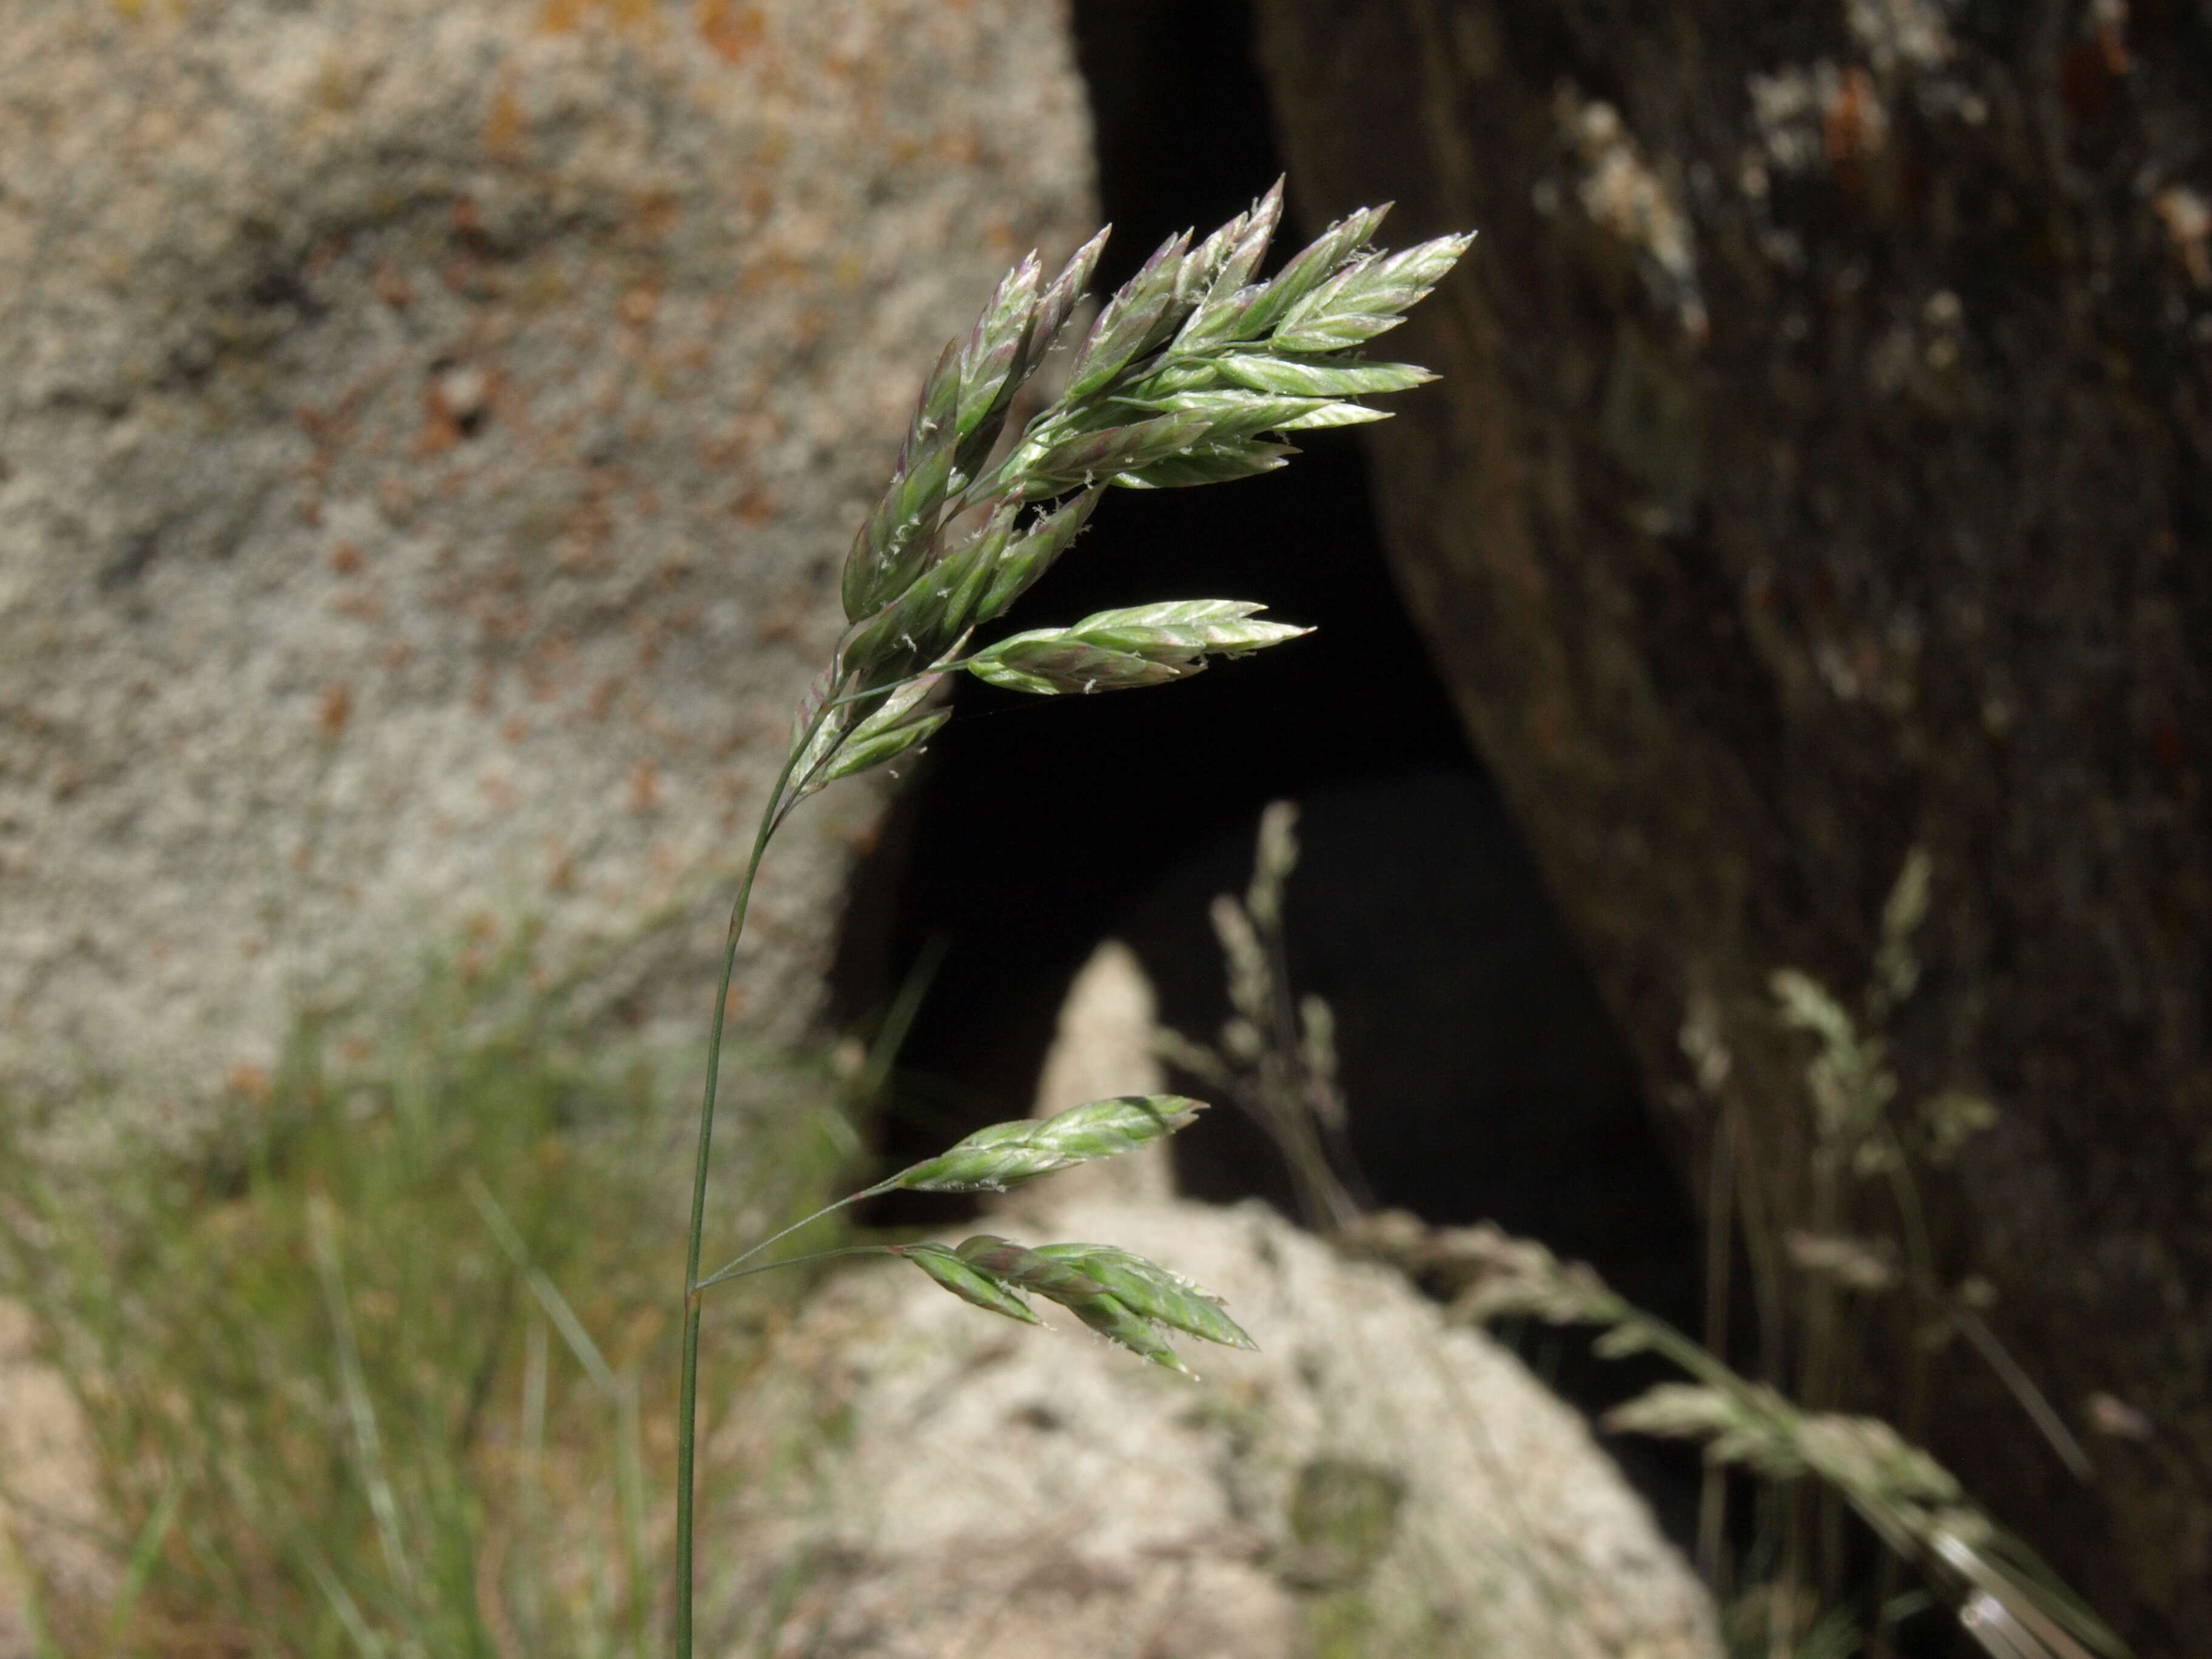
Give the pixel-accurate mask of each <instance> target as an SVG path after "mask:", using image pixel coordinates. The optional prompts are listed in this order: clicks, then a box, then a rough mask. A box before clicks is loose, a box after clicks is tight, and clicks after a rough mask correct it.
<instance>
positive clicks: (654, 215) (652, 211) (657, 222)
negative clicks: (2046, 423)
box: [630, 190, 684, 238]
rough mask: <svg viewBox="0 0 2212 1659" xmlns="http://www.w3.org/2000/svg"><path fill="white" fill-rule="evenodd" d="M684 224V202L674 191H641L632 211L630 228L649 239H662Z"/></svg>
mask: <svg viewBox="0 0 2212 1659" xmlns="http://www.w3.org/2000/svg"><path fill="white" fill-rule="evenodd" d="M683 222H684V201H683V198H682V197H679V196H678V195H677V193H676V192H675V191H672V190H648V191H641V193H640V194H639V196H638V198H637V201H636V204H635V205H634V206H633V207H632V208H631V209H630V228H632V229H633V230H635V231H637V232H639V233H640V234H643V235H646V236H649V237H655V238H658V237H662V236H665V235H667V234H669V233H670V232H671V231H672V230H674V229H675V228H676V227H677V226H678V225H679V224H681V223H683Z"/></svg>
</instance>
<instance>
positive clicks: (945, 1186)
mask: <svg viewBox="0 0 2212 1659" xmlns="http://www.w3.org/2000/svg"><path fill="white" fill-rule="evenodd" d="M1205 1109H1206V1103H1205V1102H1203V1101H1199V1100H1190V1099H1187V1098H1185V1097H1183V1096H1182V1095H1121V1096H1118V1097H1115V1098H1113V1099H1110V1100H1094V1101H1091V1102H1090V1103H1088V1104H1086V1105H1082V1106H1075V1107H1071V1108H1070V1109H1068V1110H1066V1111H1065V1112H1060V1113H1057V1114H1055V1115H1054V1116H1051V1117H1047V1118H1018V1119H1016V1120H1015V1121H1012V1122H1011V1123H994V1124H992V1125H991V1126H990V1127H988V1128H983V1129H978V1130H977V1131H975V1133H974V1134H972V1135H969V1137H968V1138H967V1139H964V1140H962V1141H959V1142H957V1143H956V1144H955V1145H954V1146H950V1147H948V1148H947V1149H946V1150H945V1151H944V1152H940V1153H939V1155H938V1156H937V1157H935V1158H927V1159H925V1160H924V1161H923V1162H921V1163H920V1164H914V1165H912V1166H910V1167H909V1168H908V1169H905V1170H901V1171H900V1172H899V1173H898V1174H897V1175H896V1176H893V1177H892V1178H891V1181H890V1183H888V1184H889V1185H890V1186H895V1187H898V1188H904V1189H905V1190H907V1191H908V1192H917V1193H972V1192H1001V1191H1004V1190H1005V1189H1006V1188H1008V1187H1012V1186H1017V1185H1018V1184H1020V1183H1021V1182H1024V1181H1032V1180H1035V1179H1036V1177H1037V1176H1042V1175H1049V1174H1051V1173H1052V1172H1053V1171H1054V1170H1065V1169H1067V1168H1069V1167H1070V1166H1072V1165H1073V1164H1088V1163H1091V1162H1092V1161H1093V1160H1094V1159H1097V1158H1115V1157H1118V1156H1120V1155H1121V1153H1123V1152H1135V1151H1136V1150H1137V1149H1138V1148H1139V1147H1140V1146H1150V1145H1151V1144H1152V1142H1153V1141H1155V1140H1158V1139H1160V1137H1161V1136H1163V1135H1167V1134H1172V1133H1175V1131H1176V1130H1177V1129H1182V1128H1185V1127H1188V1126H1189V1125H1191V1124H1193V1123H1195V1122H1196V1121H1198V1115H1199V1114H1200V1112H1202V1111H1204V1110H1205Z"/></svg>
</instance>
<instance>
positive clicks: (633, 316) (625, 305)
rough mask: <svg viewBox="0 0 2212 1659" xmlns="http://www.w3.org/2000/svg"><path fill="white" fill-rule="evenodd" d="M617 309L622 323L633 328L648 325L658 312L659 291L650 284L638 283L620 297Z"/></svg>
mask: <svg viewBox="0 0 2212 1659" xmlns="http://www.w3.org/2000/svg"><path fill="white" fill-rule="evenodd" d="M617 310H619V311H620V312H621V313H622V319H623V321H624V322H626V323H628V324H629V325H630V326H631V327H633V328H644V327H647V325H650V324H651V323H652V321H653V318H654V317H656V316H657V315H659V311H660V290H659V289H658V288H656V287H654V286H653V284H652V283H639V284H638V285H637V286H636V287H635V288H633V289H630V290H629V293H627V294H625V295H623V296H622V301H621V303H620V304H619V305H618V306H617Z"/></svg>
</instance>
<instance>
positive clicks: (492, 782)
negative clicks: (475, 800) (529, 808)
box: [482, 772, 522, 812]
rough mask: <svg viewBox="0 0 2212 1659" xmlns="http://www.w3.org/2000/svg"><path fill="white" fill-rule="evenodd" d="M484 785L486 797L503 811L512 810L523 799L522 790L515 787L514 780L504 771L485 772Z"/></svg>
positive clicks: (496, 807)
mask: <svg viewBox="0 0 2212 1659" xmlns="http://www.w3.org/2000/svg"><path fill="white" fill-rule="evenodd" d="M482 787H483V793H484V799H486V800H488V801H489V802H490V803H491V804H492V805H493V806H494V807H495V809H496V810H498V811H501V812H512V811H513V810H514V808H515V805H516V803H518V802H519V801H520V800H521V799H522V796H521V793H520V791H518V790H517V789H516V788H515V787H514V780H513V778H511V777H509V776H508V775H507V774H506V773H504V772H487V773H485V774H484V775H483V784H482Z"/></svg>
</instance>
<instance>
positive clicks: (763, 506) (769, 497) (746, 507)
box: [730, 484, 783, 529]
mask: <svg viewBox="0 0 2212 1659" xmlns="http://www.w3.org/2000/svg"><path fill="white" fill-rule="evenodd" d="M782 509H783V504H782V502H781V501H778V500H777V499H776V494H775V491H774V490H773V489H769V487H768V486H767V485H766V484H754V485H752V486H750V488H749V489H746V491H745V493H744V495H740V496H738V499H737V501H736V503H735V505H733V506H732V507H731V508H730V511H731V512H732V513H735V514H736V515H737V518H738V522H739V523H741V524H748V525H750V526H753V527H754V528H755V529H758V528H759V527H760V526H763V525H765V524H773V523H775V516H776V514H777V513H780V512H781V511H782Z"/></svg>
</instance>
